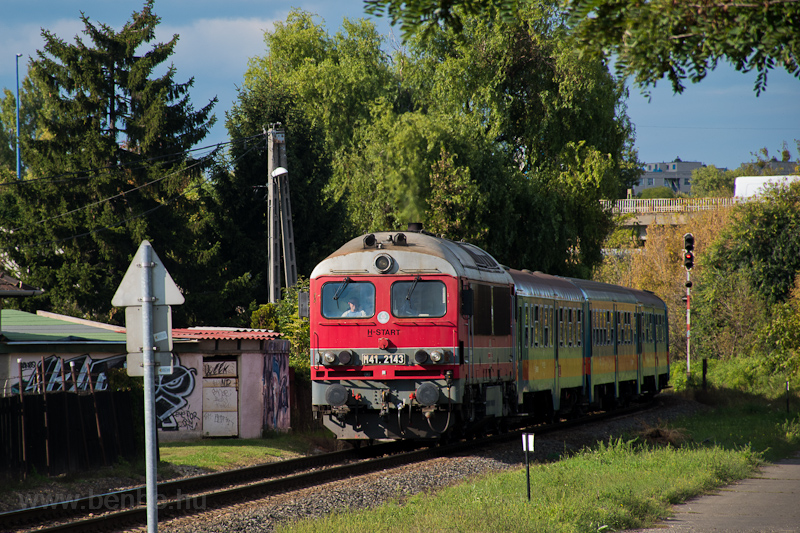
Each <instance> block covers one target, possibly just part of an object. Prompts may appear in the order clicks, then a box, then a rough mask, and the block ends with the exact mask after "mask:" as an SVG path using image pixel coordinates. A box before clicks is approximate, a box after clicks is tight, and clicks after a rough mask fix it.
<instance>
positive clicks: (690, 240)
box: [683, 233, 694, 379]
mask: <svg viewBox="0 0 800 533" xmlns="http://www.w3.org/2000/svg"><path fill="white" fill-rule="evenodd" d="M693 250H694V235H692V234H691V233H687V234H685V235H684V236H683V266H684V267H685V268H686V378H687V379H688V378H689V377H690V376H691V375H692V373H691V370H690V369H689V342H690V340H691V326H692V277H691V276H692V268H693V267H694V253H693Z"/></svg>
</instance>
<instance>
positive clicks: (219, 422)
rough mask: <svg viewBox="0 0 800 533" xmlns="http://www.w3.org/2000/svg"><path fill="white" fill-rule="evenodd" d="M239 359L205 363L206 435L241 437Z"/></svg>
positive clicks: (204, 429) (204, 400) (205, 361)
mask: <svg viewBox="0 0 800 533" xmlns="http://www.w3.org/2000/svg"><path fill="white" fill-rule="evenodd" d="M237 369H238V365H237V362H236V359H235V358H233V359H227V360H221V359H217V358H214V359H210V358H209V359H205V360H203V435H204V436H206V437H238V436H239V378H238V373H237Z"/></svg>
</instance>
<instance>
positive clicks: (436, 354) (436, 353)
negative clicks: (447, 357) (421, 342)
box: [431, 350, 443, 363]
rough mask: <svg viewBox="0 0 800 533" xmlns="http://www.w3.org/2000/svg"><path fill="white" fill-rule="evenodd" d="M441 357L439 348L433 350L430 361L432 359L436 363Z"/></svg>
mask: <svg viewBox="0 0 800 533" xmlns="http://www.w3.org/2000/svg"><path fill="white" fill-rule="evenodd" d="M442 357H443V355H442V352H441V350H434V351H432V352H431V361H433V362H434V363H438V362H439V361H441V360H442Z"/></svg>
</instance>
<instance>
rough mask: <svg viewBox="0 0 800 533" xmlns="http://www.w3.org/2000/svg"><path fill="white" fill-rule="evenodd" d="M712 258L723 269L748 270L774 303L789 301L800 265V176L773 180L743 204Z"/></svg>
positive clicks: (760, 291) (758, 289)
mask: <svg viewBox="0 0 800 533" xmlns="http://www.w3.org/2000/svg"><path fill="white" fill-rule="evenodd" d="M709 261H711V264H712V265H713V268H714V269H715V270H716V271H718V272H719V273H721V274H725V273H729V272H734V271H742V272H746V273H747V277H748V280H749V283H750V284H751V286H752V288H753V290H754V291H755V292H756V293H757V294H758V295H759V296H760V297H761V298H763V299H764V300H765V301H767V302H768V303H769V304H770V305H772V304H775V303H777V302H783V301H785V300H786V299H787V297H788V296H789V292H790V290H791V288H792V285H793V283H794V279H795V276H796V275H797V272H798V271H800V182H793V183H789V184H781V185H773V186H769V187H767V188H766V190H765V192H764V194H763V195H762V197H761V199H760V200H759V201H751V202H747V203H745V204H742V205H741V206H740V208H739V209H738V211H737V213H736V218H735V220H734V222H733V223H732V224H731V225H730V226H729V228H728V229H727V231H726V233H725V234H724V235H723V236H722V238H721V239H720V241H719V243H718V244H717V245H716V246H714V247H713V248H712V249H711V250H710V254H709Z"/></svg>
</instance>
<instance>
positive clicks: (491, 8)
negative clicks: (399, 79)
mask: <svg viewBox="0 0 800 533" xmlns="http://www.w3.org/2000/svg"><path fill="white" fill-rule="evenodd" d="M526 3H529V2H528V1H527V0H503V1H497V0H449V1H447V2H441V1H435V0H364V6H365V9H366V12H367V13H369V14H370V15H375V16H378V17H382V16H384V15H388V17H389V20H390V22H391V24H392V25H393V26H394V25H395V24H398V23H399V24H400V28H401V30H402V34H403V37H404V38H408V37H411V36H412V35H417V34H421V35H426V34H427V33H429V32H433V31H435V30H437V29H439V27H440V26H444V27H449V28H451V29H453V30H455V31H457V32H459V31H461V29H462V27H463V17H464V16H465V15H478V16H485V17H492V16H494V15H495V14H499V15H500V16H501V17H502V19H503V20H504V21H506V22H512V21H513V20H514V16H515V15H516V12H517V9H519V7H520V6H522V5H524V4H526Z"/></svg>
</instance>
